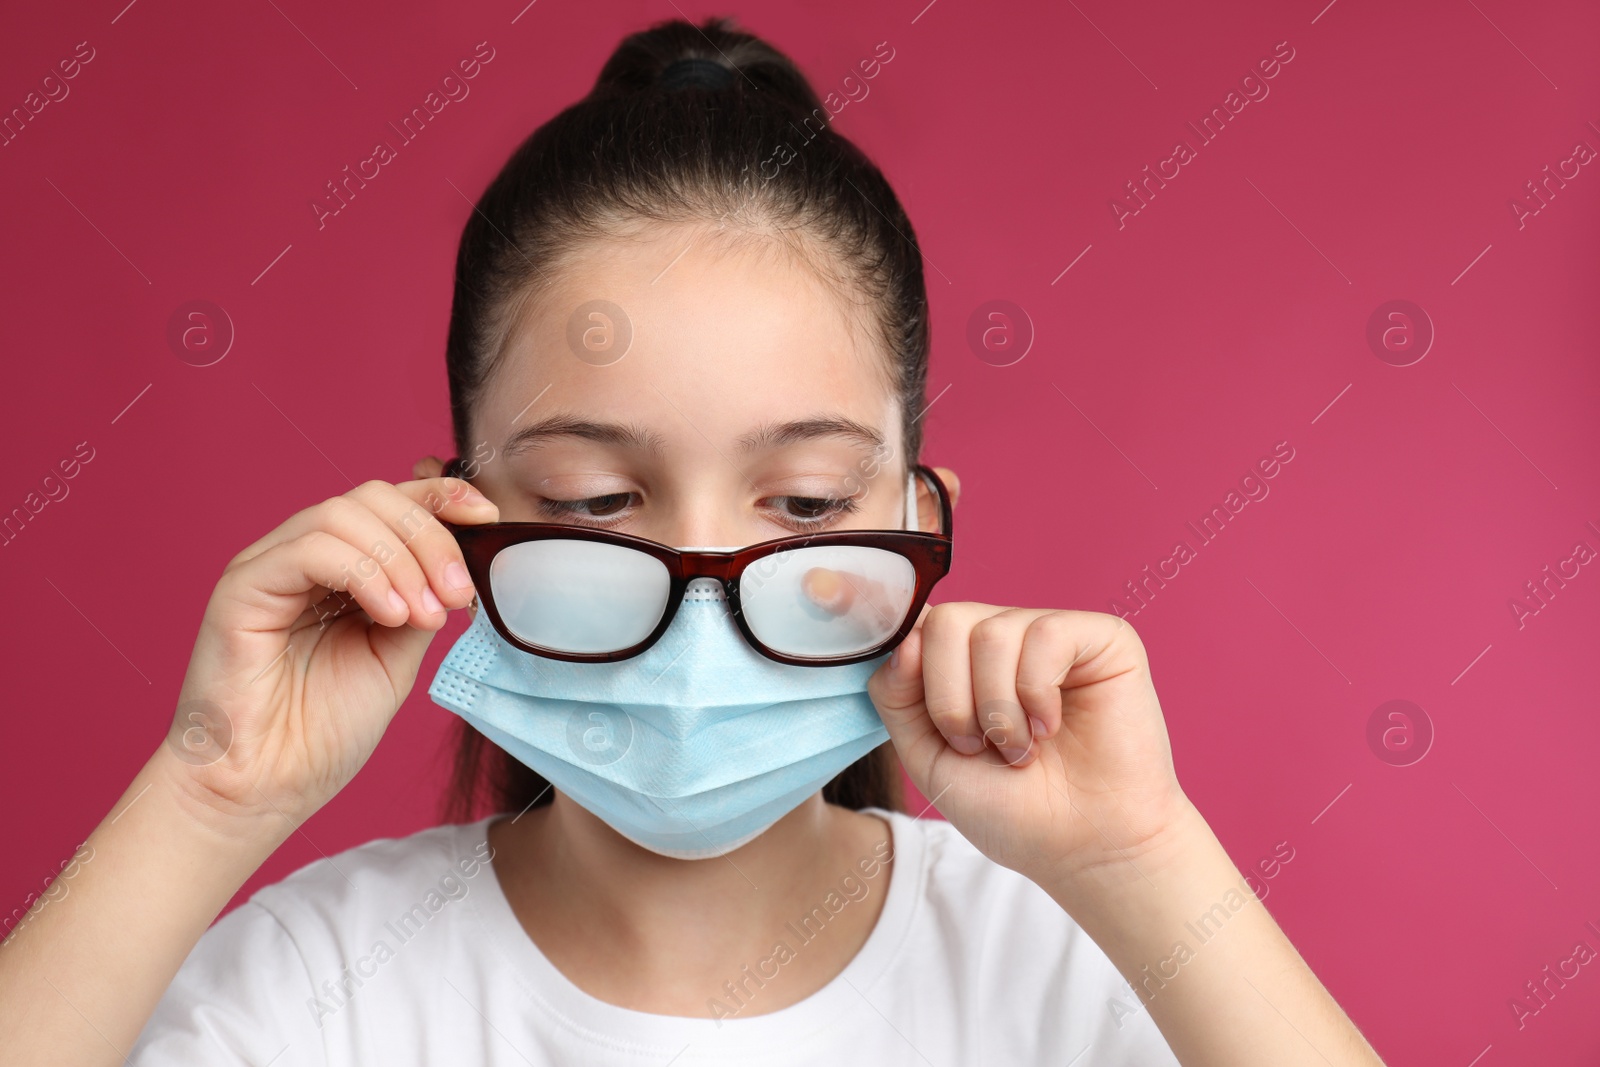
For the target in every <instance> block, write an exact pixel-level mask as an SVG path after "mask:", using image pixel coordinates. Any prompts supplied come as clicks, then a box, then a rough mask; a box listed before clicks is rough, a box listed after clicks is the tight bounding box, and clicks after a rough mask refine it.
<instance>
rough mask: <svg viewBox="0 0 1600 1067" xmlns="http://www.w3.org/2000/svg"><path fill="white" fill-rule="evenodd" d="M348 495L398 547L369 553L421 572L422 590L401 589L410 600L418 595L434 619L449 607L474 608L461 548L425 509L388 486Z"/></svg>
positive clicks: (385, 544)
mask: <svg viewBox="0 0 1600 1067" xmlns="http://www.w3.org/2000/svg"><path fill="white" fill-rule="evenodd" d="M348 495H349V496H350V497H351V498H353V499H354V500H357V501H359V502H360V503H361V504H363V505H364V506H365V507H366V508H367V509H368V511H369V513H370V514H371V515H373V516H374V517H375V518H376V519H378V520H381V522H382V523H383V524H384V530H385V533H386V534H387V535H388V537H389V538H390V541H392V542H393V543H392V544H391V543H390V541H384V542H382V544H381V546H380V545H374V546H373V547H371V548H369V549H368V550H369V551H370V552H371V553H372V555H374V556H377V557H378V559H379V561H380V562H383V561H384V560H385V558H386V556H387V555H395V556H397V557H400V559H402V560H403V561H404V563H405V565H406V566H407V567H408V568H414V569H415V571H416V580H417V582H418V583H420V589H419V590H413V588H412V586H411V585H400V591H401V592H402V594H404V595H406V597H407V598H408V599H409V598H410V597H411V596H412V595H413V592H416V593H417V594H418V595H420V597H421V603H422V606H423V607H424V608H425V609H426V610H427V611H428V612H430V613H439V614H443V613H444V611H445V609H446V605H448V606H449V607H453V608H462V607H466V606H467V604H468V603H470V602H471V600H472V597H473V589H472V579H471V577H470V576H469V575H468V574H467V568H466V562H465V560H464V559H463V557H462V555H461V546H460V545H458V544H457V543H456V539H455V537H453V536H452V535H451V533H450V531H449V530H446V529H445V528H444V526H443V525H442V524H441V523H440V522H439V520H438V519H436V518H435V517H434V516H433V514H432V513H431V512H430V511H429V510H427V509H426V508H425V507H424V506H423V504H422V503H419V502H418V501H417V500H416V499H415V498H414V497H413V496H411V495H409V494H407V493H406V492H405V491H404V490H402V489H401V488H400V487H399V486H393V485H390V484H389V483H388V482H368V483H367V484H366V485H363V486H360V487H358V488H356V489H353V490H351V491H350V493H349V494H348ZM355 543H357V544H363V542H355ZM396 546H398V547H396ZM397 584H399V583H397Z"/></svg>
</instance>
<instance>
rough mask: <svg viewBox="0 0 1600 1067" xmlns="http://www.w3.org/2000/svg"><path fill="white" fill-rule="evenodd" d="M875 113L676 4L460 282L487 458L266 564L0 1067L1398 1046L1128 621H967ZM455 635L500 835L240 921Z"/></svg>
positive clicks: (313, 890)
mask: <svg viewBox="0 0 1600 1067" xmlns="http://www.w3.org/2000/svg"><path fill="white" fill-rule="evenodd" d="M890 57H892V53H891V56H889V57H885V56H880V57H879V58H880V59H884V58H890ZM829 118H830V115H829V112H828V110H827V109H826V108H824V107H823V105H822V102H820V101H819V100H818V99H817V97H816V96H815V94H814V92H813V91H812V89H811V88H810V86H809V85H808V84H807V82H806V80H805V79H804V77H803V76H802V75H801V74H800V73H799V71H798V70H797V69H796V68H795V67H794V66H793V65H792V64H791V63H790V62H789V60H787V59H786V58H785V57H784V56H783V55H781V54H780V53H778V52H777V51H775V50H774V49H772V48H771V47H769V46H768V45H766V44H765V43H763V42H762V41H760V40H758V39H757V38H755V37H752V36H750V35H747V34H744V33H741V32H737V31H735V30H734V29H732V28H731V27H730V26H729V25H728V24H727V23H726V22H725V21H723V20H710V21H707V22H706V23H704V24H703V25H701V26H698V27H696V26H694V25H691V24H689V23H686V22H681V21H675V22H670V23H664V24H661V25H658V26H656V27H654V28H652V29H650V30H649V31H648V32H643V33H639V34H636V35H634V36H631V37H629V38H627V39H626V40H624V41H623V42H622V44H621V46H620V47H619V48H618V49H617V51H616V52H615V54H614V55H613V56H612V57H611V59H610V60H609V61H608V62H607V63H606V65H605V67H604V69H603V70H602V71H601V72H600V77H599V80H598V82H597V83H596V85H595V87H594V89H593V90H592V91H591V92H590V94H589V95H588V96H587V97H586V98H585V99H583V100H582V101H580V102H579V103H578V104H576V105H574V106H572V107H571V108H568V109H567V110H566V111H564V112H562V113H561V114H560V115H557V116H556V117H555V118H554V119H552V120H550V121H549V122H548V123H546V124H545V125H544V126H542V127H540V128H539V129H538V130H537V131H536V132H535V133H534V134H533V136H532V137H531V138H530V139H529V140H528V141H527V142H526V143H525V144H524V145H522V147H521V148H519V149H518V151H517V152H516V153H515V154H514V155H513V156H512V157H511V159H510V161H509V162H508V163H507V164H506V166H505V168H504V170H503V171H502V172H501V173H500V175H499V176H498V178H496V180H495V181H494V183H493V184H492V185H491V186H490V187H489V189H488V191H487V192H485V193H484V195H483V197H482V199H481V201H480V202H479V203H478V205H477V207H476V210H474V212H473V213H472V216H471V217H470V218H469V220H468V222H467V225H466V229H465V232H464V234H463V236H462V240H461V246H460V253H459V256H458V258H457V263H456V285H455V295H454V305H453V308H452V316H451V323H450V332H449V345H448V353H447V358H448V361H449V372H450V390H451V410H452V414H453V419H454V426H455V447H456V456H457V458H456V459H455V460H454V461H453V462H452V463H451V464H450V467H449V469H448V470H446V469H444V468H445V465H444V464H441V463H440V462H439V461H438V460H437V459H433V458H428V459H425V460H423V461H420V462H419V463H418V464H417V466H416V469H415V470H414V472H413V473H414V476H415V480H413V481H409V482H403V483H400V484H398V485H390V484H387V483H383V482H378V481H372V482H368V483H366V484H365V485H362V486H360V487H358V488H356V489H353V490H351V491H350V492H349V493H346V494H344V495H343V496H340V497H335V498H333V499H331V500H327V501H324V502H322V503H320V504H318V505H316V506H314V507H311V508H308V509H306V510H305V511H302V512H299V513H298V514H296V515H293V516H291V517H290V518H289V519H288V520H287V521H286V522H284V523H283V524H282V525H281V526H279V527H278V528H277V529H275V530H273V531H272V532H271V533H269V534H267V535H266V536H265V537H263V538H262V539H261V540H259V541H257V542H256V543H255V544H253V545H251V546H249V547H248V548H246V549H244V550H243V551H242V552H240V553H239V554H238V555H237V556H236V557H234V559H233V560H232V561H231V562H230V563H229V564H228V566H227V567H226V569H225V570H224V572H223V575H222V578H221V579H220V580H219V582H218V583H217V586H216V590H215V592H214V593H213V595H212V597H211V600H210V603H209V604H208V605H207V608H206V611H205V615H204V618H203V620H202V622H201V627H200V633H199V637H198V639H197V641H196V643H195V648H194V653H193V658H192V659H191V661H190V665H189V670H188V673H187V675H186V677H185V679H184V683H183V688H182V692H181V693H180V695H179V703H178V713H177V717H176V719H175V721H174V724H173V726H172V729H171V731H170V733H169V736H168V739H167V742H166V743H165V744H162V745H160V746H159V747H157V749H156V751H155V753H154V754H153V755H152V756H151V757H150V759H149V761H148V763H147V764H146V765H145V767H144V768H143V769H142V770H141V772H140V773H139V775H138V776H137V777H136V778H135V780H134V781H133V783H132V784H131V785H130V786H129V787H128V790H127V792H126V794H125V795H124V797H123V799H122V800H121V801H120V802H119V803H118V804H117V805H116V807H115V809H113V811H112V812H111V813H110V814H108V816H107V819H106V821H105V822H103V823H102V824H101V825H100V827H99V828H98V829H96V830H95V832H94V834H93V835H92V836H91V838H90V839H89V841H88V842H87V844H86V848H87V849H92V856H93V859H92V861H89V862H85V863H82V864H81V865H80V868H79V869H78V870H77V871H76V873H75V875H74V878H73V884H72V888H73V892H72V895H71V897H70V899H63V900H62V901H60V902H59V903H56V904H53V905H51V906H48V907H46V906H44V905H43V903H42V902H41V904H40V905H39V906H38V907H36V909H35V911H34V912H33V913H32V914H31V915H30V916H29V917H28V921H26V922H25V923H23V924H22V925H21V927H20V928H19V929H18V930H17V931H15V932H14V933H13V934H12V937H11V939H10V942H9V943H8V944H7V945H6V946H5V950H4V952H0V1004H3V1005H4V1007H3V1009H0V1010H3V1011H4V1022H5V1026H4V1029H5V1033H6V1035H7V1036H6V1039H5V1041H3V1042H0V1061H3V1062H5V1063H18V1064H22V1063H26V1064H37V1063H45V1062H48V1063H52V1064H62V1065H66V1064H112V1063H118V1062H123V1061H124V1060H125V1059H126V1061H127V1062H131V1063H134V1064H139V1065H156V1064H180V1063H208V1064H253V1065H257V1067H265V1065H267V1064H273V1065H276V1067H289V1065H296V1064H339V1065H344V1064H357V1063H384V1064H400V1063H416V1064H433V1063H446V1062H468V1063H471V1062H476V1063H495V1064H513V1063H527V1064H541V1065H542V1064H556V1063H582V1064H602V1065H609V1064H616V1065H630V1067H632V1065H645V1064H654V1065H662V1067H664V1065H666V1064H669V1063H672V1064H690V1063H726V1064H734V1063H771V1064H791V1063H793V1064H800V1063H838V1062H847V1063H873V1064H878V1063H908V1064H909V1063H925V1064H937V1065H944V1064H975V1063H1004V1064H1016V1063H1049V1064H1068V1063H1073V1064H1080V1065H1087V1064H1160V1063H1172V1062H1179V1063H1182V1064H1185V1065H1197V1064H1229V1065H1250V1064H1261V1065H1266V1064H1271V1065H1274V1067H1281V1065H1284V1064H1310V1063H1322V1064H1340V1065H1348V1064H1375V1063H1378V1062H1379V1061H1378V1059H1377V1057H1376V1055H1375V1054H1374V1053H1373V1051H1372V1050H1371V1048H1370V1047H1369V1046H1368V1045H1367V1043H1366V1042H1365V1041H1364V1040H1363V1039H1362V1038H1361V1036H1360V1034H1359V1033H1358V1032H1357V1031H1356V1029H1355V1028H1354V1026H1353V1025H1352V1024H1351V1023H1350V1021H1349V1020H1348V1019H1347V1018H1346V1017H1345V1015H1344V1014H1343V1013H1342V1012H1341V1011H1340V1009H1339V1008H1338V1006H1337V1005H1336V1004H1335V1003H1334V1001H1333V1000H1332V999H1331V998H1330V997H1329V996H1328V994H1327V992H1326V991H1325V990H1324V989H1323V988H1322V986H1321V985H1320V984H1319V983H1318V981H1317V979H1316V978H1315V977H1314V976H1313V975H1312V973H1311V972H1310V970H1309V969H1308V968H1307V967H1306V965H1305V964H1304V962H1302V961H1301V959H1300V958H1299V956H1298V955H1297V954H1296V953H1295V951H1294V949H1293V948H1292V946H1291V945H1290V944H1289V942H1288V941H1287V940H1286V939H1285V938H1284V936H1283V934H1282V933H1281V932H1280V931H1279V929H1278V927H1277V926H1276V924H1275V923H1274V922H1273V920H1272V918H1271V917H1270V916H1269V915H1268V913H1267V912H1266V910H1265V909H1264V908H1263V907H1262V905H1261V904H1260V903H1259V901H1258V900H1257V898H1256V897H1255V895H1254V894H1253V893H1252V892H1251V891H1250V889H1249V887H1248V886H1247V885H1246V883H1245V881H1244V879H1243V878H1242V876H1241V875H1240V873H1239V871H1238V870H1237V869H1235V867H1234V866H1233V864H1232V863H1231V862H1230V861H1229V859H1228V857H1227V855H1226V854H1225V852H1224V851H1223V849H1222V847H1221V846H1220V845H1219V843H1218V841H1217V839H1216V837H1215V836H1214V835H1213V834H1212V832H1211V830H1210V829H1209V828H1208V827H1207V825H1206V822H1205V820H1204V819H1203V818H1202V817H1201V816H1200V814H1199V813H1198V812H1197V811H1196V810H1195V808H1194V807H1193V805H1192V804H1190V802H1189V801H1188V799H1187V798H1186V797H1185V796H1184V793H1183V791H1182V789H1181V788H1180V786H1179V784H1178V781H1177V779H1176V777H1175V775H1174V772H1173V765H1172V760H1171V756H1170V753H1169V749H1168V744H1167V736H1166V731H1165V728H1164V725H1163V722H1162V715H1161V709H1160V706H1159V704H1158V702H1157V700H1156V694H1155V691H1154V690H1153V688H1152V687H1151V681H1150V670H1149V665H1148V663H1147V661H1146V658H1145V653H1144V649H1143V647H1142V646H1141V644H1140V642H1139V639H1138V637H1137V636H1136V635H1135V634H1134V632H1133V630H1132V629H1131V628H1129V627H1128V626H1127V625H1125V624H1124V623H1123V622H1122V621H1121V620H1119V619H1116V618H1113V617H1110V616H1106V615H1100V614H1094V613H1089V612H1079V611H1065V610H1059V611H1058V610H1050V609H1045V608H1020V607H1000V606H992V605H988V604H978V603H946V604H940V605H938V606H936V607H931V608H930V607H927V605H926V601H927V597H928V593H929V591H930V589H931V587H932V585H933V583H935V582H936V581H937V580H938V579H939V578H940V577H941V576H942V575H943V573H944V572H945V570H946V569H947V567H948V565H949V560H950V550H951V545H952V540H951V536H950V535H951V524H952V518H951V515H952V512H951V506H952V505H953V504H954V503H955V502H956V500H957V498H958V496H959V493H960V483H959V482H958V481H957V479H956V477H955V475H954V474H953V473H952V472H951V471H949V470H945V469H939V470H937V471H931V470H929V469H928V468H925V467H921V466H920V465H918V463H917V456H918V449H919V443H920V441H919V437H920V415H921V412H922V410H923V408H924V404H925V401H924V396H923V385H924V380H925V378H926V374H927V359H928V349H929V332H928V316H927V297H926V294H925V291H924V285H923V275H922V267H921V261H920V256H919V252H918V249H917V245H916V242H915V238H914V237H913V236H912V235H913V229H912V226H911V223H910V222H909V221H908V220H907V218H906V217H905V214H904V213H903V211H902V210H901V207H900V205H899V202H898V200H897V199H896V197H895V195H894V193H893V192H892V190H891V189H890V188H889V186H888V185H887V183H886V182H885V180H884V178H883V175H882V174H881V173H880V172H879V171H878V169H877V168H876V167H875V166H873V164H872V163H870V162H869V161H868V160H867V159H866V158H865V157H863V156H862V155H861V153H860V152H859V151H858V150H857V149H856V148H855V147H854V146H853V145H851V144H850V143H849V142H848V141H846V140H845V139H844V138H843V137H841V136H839V135H838V134H837V133H836V132H835V131H834V130H833V129H832V128H831V126H830V125H829ZM460 609H466V610H468V611H469V612H470V613H472V623H471V626H470V627H469V628H468V630H467V632H466V634H465V635H464V636H463V637H462V638H461V639H460V640H459V641H458V642H457V643H456V645H455V647H454V648H453V649H452V650H451V651H450V654H449V655H448V656H447V657H446V659H445V661H444V664H443V665H442V666H441V668H440V670H439V672H438V675H437V676H436V677H435V678H434V679H433V681H432V684H431V687H430V695H431V696H432V697H433V698H434V700H435V701H437V702H438V703H440V704H442V705H443V706H445V707H447V708H449V709H451V710H452V711H453V712H455V713H456V714H458V715H459V716H460V717H461V719H462V722H463V733H462V741H461V748H460V751H459V754H458V760H457V776H456V793H455V797H454V799H455V802H456V808H455V810H456V811H457V812H458V813H460V815H461V818H460V819H458V820H457V821H455V822H452V823H451V824H449V825H444V826H440V827H437V828H435V829H432V830H428V831H424V832H422V833H418V834H415V835H413V836H411V837H408V838H405V839H403V840H382V841H375V842H372V843H371V844H368V845H366V846H364V847H361V848H357V849H354V850H351V851H350V852H346V853H343V854H341V855H339V856H335V857H331V858H329V859H326V860H324V861H321V862H318V863H314V864H312V865H311V866H309V867H307V868H305V869H303V870H301V871H299V872H298V873H296V874H294V875H293V876H291V877H290V878H288V879H286V880H285V881H284V882H282V883H281V884H279V885H275V886H271V887H268V888H266V889H263V890H262V891H261V892H259V893H257V894H256V895H255V896H254V897H253V898H252V899H251V900H250V901H249V902H248V903H246V904H245V905H243V906H241V907H240V908H238V909H237V910H235V911H233V912H231V913H230V914H229V915H228V916H227V917H225V918H223V919H222V920H221V921H220V922H217V923H216V925H214V926H211V927H210V929H209V930H208V929H207V927H208V925H209V924H210V923H211V922H212V920H213V919H214V918H215V917H216V915H217V913H218V912H219V911H220V910H221V908H222V907H223V906H224V905H225V904H226V903H227V901H228V900H229V898H230V897H231V896H232V895H233V894H234V892H235V891H236V890H237V889H238V887H239V886H240V885H241V884H242V883H243V882H244V881H245V879H246V878H248V877H249V876H250V874H251V873H252V872H253V871H254V870H255V869H256V868H257V867H258V866H259V865H260V864H261V863H262V862H263V861H264V860H265V859H266V858H267V857H268V856H269V855H270V854H271V853H272V851H273V850H274V848H276V847H277V845H279V844H280V843H281V842H282V841H283V840H285V838H287V837H288V835H289V834H291V833H293V832H294V829H295V827H297V826H298V825H299V824H300V823H302V822H303V821H304V820H305V819H306V818H308V817H309V816H310V815H311V814H312V813H313V812H315V811H316V810H317V809H318V808H319V807H321V806H322V805H323V804H325V803H326V802H327V801H329V800H330V799H331V798H332V797H333V796H334V795H335V794H336V793H337V792H338V791H339V789H340V788H341V787H342V786H343V785H344V784H345V783H346V782H348V781H349V780H350V779H351V777H352V776H353V775H354V774H355V773H356V772H357V771H358V770H359V769H360V767H361V765H362V763H363V762H364V761H365V760H366V758H367V757H368V756H369V755H370V754H371V752H372V751H373V748H374V746H375V745H376V744H377V742H378V739H379V738H380V737H381V736H382V734H383V731H384V728H385V727H386V725H387V724H388V722H389V720H390V718H391V717H392V716H393V715H394V713H395V711H396V709H397V708H398V707H399V706H400V705H401V703H402V702H403V701H404V700H405V698H406V696H407V694H408V693H409V692H410V691H411V688H412V685H413V683H414V681H415V680H416V674H417V670H418V666H419V664H420V662H421V660H422V656H423V653H424V652H425V651H426V649H427V647H428V644H429V642H430V640H431V639H432V636H433V634H434V633H435V632H436V631H438V630H439V629H440V627H442V626H443V625H444V624H445V621H446V618H447V615H448V613H449V612H450V611H454V610H460ZM901 767H903V768H904V769H905V772H906V773H907V774H909V776H910V777H911V780H912V781H913V782H914V783H915V784H916V786H917V788H918V789H920V790H921V791H922V793H923V794H924V795H925V796H927V797H929V798H931V806H932V807H933V808H936V809H937V811H938V812H939V813H940V814H942V815H943V816H944V817H945V820H948V821H942V820H937V819H927V818H922V817H921V816H922V815H924V814H925V811H924V812H909V813H908V812H906V811H904V810H902V807H901V804H900V801H899V797H898V795H897V789H896V783H897V781H898V775H899V772H900V768H901ZM485 802H487V805H488V807H489V810H490V812H491V814H489V815H488V816H487V817H483V818H478V819H476V821H473V816H474V815H475V814H476V813H477V812H478V811H480V810H482V805H483V804H484V803H485ZM1196 929H1198V930H1199V931H1201V934H1202V936H1201V937H1197V936H1195V933H1194V931H1195V930H1196Z"/></svg>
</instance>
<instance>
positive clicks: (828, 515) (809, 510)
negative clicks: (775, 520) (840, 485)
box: [766, 496, 859, 527]
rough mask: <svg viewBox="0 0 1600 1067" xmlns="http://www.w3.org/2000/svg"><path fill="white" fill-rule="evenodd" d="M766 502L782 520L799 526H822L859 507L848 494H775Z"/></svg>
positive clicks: (790, 524)
mask: <svg viewBox="0 0 1600 1067" xmlns="http://www.w3.org/2000/svg"><path fill="white" fill-rule="evenodd" d="M766 503H767V504H768V505H769V506H770V507H771V508H773V509H774V510H775V511H777V512H778V513H779V516H780V521H784V522H785V523H786V525H789V526H797V527H807V526H822V525H825V524H826V523H827V522H828V521H829V520H830V519H833V518H835V517H837V516H840V515H848V514H850V513H851V512H853V511H855V510H856V509H857V508H858V507H859V505H858V504H857V502H856V500H855V498H854V497H848V496H839V497H834V496H774V497H768V498H767V501H766Z"/></svg>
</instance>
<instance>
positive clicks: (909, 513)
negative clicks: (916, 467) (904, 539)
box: [905, 471, 917, 530]
mask: <svg viewBox="0 0 1600 1067" xmlns="http://www.w3.org/2000/svg"><path fill="white" fill-rule="evenodd" d="M916 528H917V472H916V471H910V472H908V473H907V474H906V516H905V529H907V530H915V529H916Z"/></svg>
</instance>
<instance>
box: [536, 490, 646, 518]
mask: <svg viewBox="0 0 1600 1067" xmlns="http://www.w3.org/2000/svg"><path fill="white" fill-rule="evenodd" d="M638 496H639V494H638V493H607V494H605V495H604V496H591V497H584V498H583V499H582V500H542V501H540V502H539V509H540V510H541V511H543V512H544V513H545V514H546V515H548V516H550V517H551V518H553V519H555V520H556V521H557V522H561V521H565V520H571V519H578V520H583V519H610V518H615V517H616V516H618V515H621V514H622V513H623V512H624V511H626V510H627V509H628V508H629V507H631V506H633V505H634V504H635V503H636V502H637V498H638Z"/></svg>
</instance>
